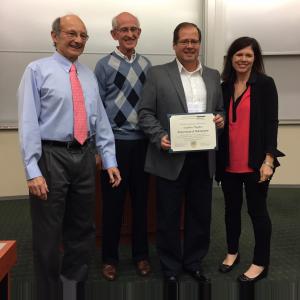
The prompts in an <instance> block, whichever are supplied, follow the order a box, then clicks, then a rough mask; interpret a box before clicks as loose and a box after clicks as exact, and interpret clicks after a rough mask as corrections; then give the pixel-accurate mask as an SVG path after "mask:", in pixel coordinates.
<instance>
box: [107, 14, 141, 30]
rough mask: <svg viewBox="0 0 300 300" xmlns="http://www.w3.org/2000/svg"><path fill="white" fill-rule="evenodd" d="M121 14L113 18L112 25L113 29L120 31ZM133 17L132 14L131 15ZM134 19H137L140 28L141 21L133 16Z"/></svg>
mask: <svg viewBox="0 0 300 300" xmlns="http://www.w3.org/2000/svg"><path fill="white" fill-rule="evenodd" d="M119 15H120V14H118V15H117V16H115V17H113V19H112V21H111V25H112V29H113V30H115V29H118V17H119ZM131 15H132V14H131ZM132 16H133V17H135V18H136V21H137V26H138V27H139V28H140V21H139V19H138V18H137V17H136V16H134V15H132Z"/></svg>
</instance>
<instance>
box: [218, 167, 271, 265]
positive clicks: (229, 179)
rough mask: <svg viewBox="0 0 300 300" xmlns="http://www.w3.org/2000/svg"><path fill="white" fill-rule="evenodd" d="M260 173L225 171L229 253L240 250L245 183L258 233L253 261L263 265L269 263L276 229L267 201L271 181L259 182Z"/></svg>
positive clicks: (251, 215)
mask: <svg viewBox="0 0 300 300" xmlns="http://www.w3.org/2000/svg"><path fill="white" fill-rule="evenodd" d="M259 177H260V175H259V172H253V173H228V172H227V173H225V175H224V178H223V180H222V189H223V193H224V198H225V223H226V234H227V245H228V253H230V254H235V253H237V252H238V251H239V238H240V234H241V208H242V203H243V186H244V187H245V193H246V200H247V207H248V214H249V216H250V218H251V221H252V225H253V230H254V236H255V247H254V256H253V263H254V264H256V265H259V266H268V265H269V260H270V241H271V232H272V224H271V220H270V217H269V213H268V210H267V203H266V200H267V193H268V187H269V181H265V182H262V183H258V181H259Z"/></svg>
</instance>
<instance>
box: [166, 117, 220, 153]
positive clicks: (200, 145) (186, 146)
mask: <svg viewBox="0 0 300 300" xmlns="http://www.w3.org/2000/svg"><path fill="white" fill-rule="evenodd" d="M168 117H169V132H170V134H169V136H170V141H171V148H170V150H169V152H189V151H205V150H215V149H216V148H217V134H216V125H215V123H214V121H213V118H214V115H213V114H212V113H188V114H173V115H169V116H168Z"/></svg>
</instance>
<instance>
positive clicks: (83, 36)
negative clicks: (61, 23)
mask: <svg viewBox="0 0 300 300" xmlns="http://www.w3.org/2000/svg"><path fill="white" fill-rule="evenodd" d="M61 32H63V33H64V34H65V35H66V37H67V38H68V39H70V40H75V39H76V38H77V37H78V36H80V38H81V40H82V41H84V42H85V41H87V40H88V39H89V36H88V35H87V34H86V33H83V32H82V33H77V32H76V31H64V30H61Z"/></svg>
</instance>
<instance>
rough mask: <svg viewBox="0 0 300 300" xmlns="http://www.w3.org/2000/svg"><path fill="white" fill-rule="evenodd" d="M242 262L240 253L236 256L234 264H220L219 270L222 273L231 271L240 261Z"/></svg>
mask: <svg viewBox="0 0 300 300" xmlns="http://www.w3.org/2000/svg"><path fill="white" fill-rule="evenodd" d="M239 262H240V254H239V253H238V255H237V257H236V258H235V260H234V262H233V264H232V265H226V264H223V263H222V264H220V266H219V271H220V272H221V273H228V272H230V271H231V270H232V269H233V268H234V267H235V266H236V265H237V264H238V263H239Z"/></svg>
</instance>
